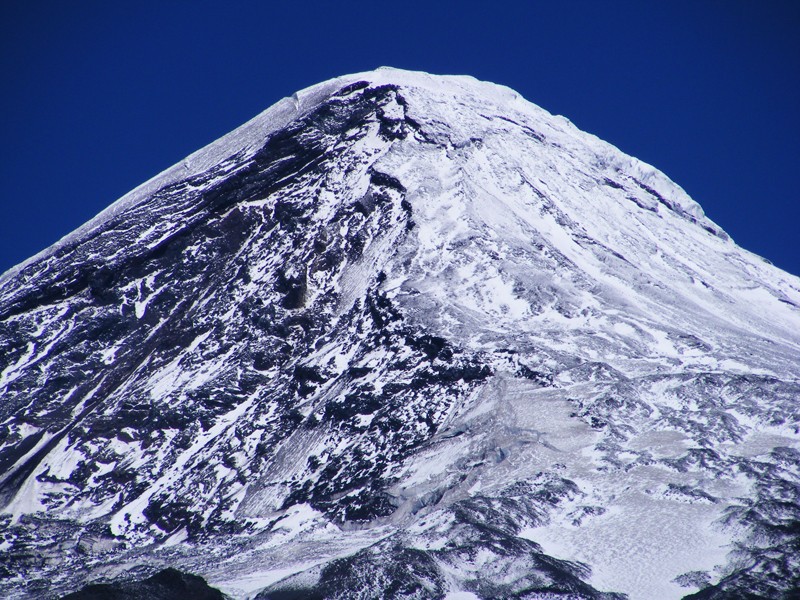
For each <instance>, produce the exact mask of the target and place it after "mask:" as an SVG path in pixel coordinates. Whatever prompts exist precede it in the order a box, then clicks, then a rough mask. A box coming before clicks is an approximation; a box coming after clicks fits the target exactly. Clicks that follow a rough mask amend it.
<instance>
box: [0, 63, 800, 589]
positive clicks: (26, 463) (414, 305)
mask: <svg viewBox="0 0 800 600" xmlns="http://www.w3.org/2000/svg"><path fill="white" fill-rule="evenodd" d="M0 397H1V398H2V401H1V402H0V423H1V424H0V512H2V513H3V514H2V517H0V536H1V537H0V552H2V557H3V558H2V560H1V561H0V576H2V579H0V595H3V596H4V597H8V598H28V597H31V598H57V597H61V596H63V595H65V594H67V593H70V592H75V591H76V590H78V589H80V588H81V587H83V586H84V585H85V584H88V583H91V582H107V583H108V582H122V583H112V584H110V585H112V586H117V587H115V588H114V589H117V590H124V589H134V588H136V589H149V588H147V587H146V586H148V585H151V583H148V582H152V581H154V580H156V579H154V578H153V577H150V576H152V575H154V574H155V573H157V572H160V571H162V570H164V569H171V570H170V571H168V572H169V573H172V574H173V575H174V576H172V580H173V581H178V580H179V578H180V577H185V578H188V577H190V576H189V575H181V573H191V574H194V575H197V576H201V577H203V578H204V579H205V580H206V581H208V583H209V585H211V586H213V587H214V588H217V589H219V590H221V591H222V592H224V593H226V594H228V595H229V596H230V597H232V598H253V597H257V598H260V599H268V598H273V599H277V598H449V599H451V600H455V599H462V600H463V599H468V598H473V599H474V598H487V599H488V598H585V599H589V598H590V599H601V598H602V599H612V598H623V597H624V595H625V594H627V595H628V597H629V598H631V599H634V600H635V599H652V598H659V599H667V598H680V597H683V596H688V595H690V594H694V596H692V597H694V598H741V597H753V598H756V597H767V598H781V597H783V598H790V597H797V596H796V594H797V593H798V589H800V407H799V405H798V398H800V280H799V279H798V278H796V277H794V276H792V275H789V274H787V273H785V272H783V271H781V270H779V269H777V268H775V267H774V266H772V265H770V264H769V263H768V262H767V261H765V260H763V259H761V258H759V257H757V256H755V255H753V254H750V253H748V252H747V251H745V250H743V249H741V248H739V247H738V246H737V245H736V244H735V243H734V242H733V241H732V240H731V239H730V238H729V237H728V236H727V235H726V234H725V233H724V231H722V230H721V229H720V227H718V226H717V225H715V224H714V223H713V222H712V221H711V220H709V219H708V218H707V217H706V216H705V215H704V214H703V211H702V209H701V208H700V206H699V205H698V204H697V203H695V202H694V201H693V200H692V199H691V198H689V197H688V196H687V195H686V193H684V191H683V190H681V188H680V187H678V186H677V185H676V184H674V183H673V182H672V181H670V180H669V179H668V178H667V177H666V176H665V175H664V174H662V173H660V172H659V171H657V170H656V169H654V168H652V167H650V166H648V165H646V164H643V163H642V162H640V161H638V160H636V159H634V158H631V157H629V156H626V155H625V154H623V153H621V152H620V151H619V150H617V149H616V148H614V147H613V146H611V145H609V144H607V143H605V142H603V141H601V140H599V139H597V138H596V137H594V136H592V135H589V134H586V133H583V132H581V131H579V130H578V129H577V128H575V127H574V126H573V125H572V124H571V123H570V122H569V121H568V120H566V119H564V118H563V117H557V116H553V115H551V114H549V113H547V112H546V111H544V110H542V109H540V108H538V107H537V106H535V105H533V104H530V103H529V102H527V101H525V100H524V99H523V98H521V97H520V96H519V95H518V94H516V93H515V92H513V91H512V90H510V89H508V88H505V87H501V86H497V85H494V84H490V83H483V82H479V81H476V80H474V79H472V78H469V77H449V76H448V77H442V76H432V75H428V74H424V73H412V72H406V71H400V70H395V69H379V70H377V71H374V72H369V73H361V74H357V75H350V76H345V77H341V78H338V79H334V80H331V81H328V82H325V83H322V84H319V85H316V86H313V87H311V88H308V89H306V90H303V91H301V92H298V93H296V94H295V95H294V96H292V97H291V98H287V99H284V100H282V101H281V102H279V103H278V104H276V105H275V106H273V107H272V108H270V109H268V110H267V111H265V112H264V113H262V114H261V115H259V116H257V117H256V118H254V119H253V120H252V121H250V122H248V123H246V124H245V125H243V126H242V127H240V128H239V129H237V130H235V131H234V132H232V133H230V134H228V135H227V136H225V137H223V138H222V139H220V140H218V141H217V142H215V143H213V144H211V145H210V146H208V147H207V148H205V149H203V150H200V151H199V152H197V153H195V154H193V155H191V156H189V157H188V158H187V159H186V160H184V161H183V162H181V163H180V164H178V165H176V166H174V167H172V168H171V169H169V170H167V171H165V172H164V173H162V174H161V175H159V176H158V177H156V178H154V179H153V180H151V181H149V182H147V183H145V184H144V185H142V186H141V187H139V188H137V189H136V190H134V191H132V192H131V193H130V194H128V195H127V196H125V197H123V198H122V199H120V200H119V201H117V202H116V203H115V204H113V205H111V206H110V207H109V208H108V209H107V210H106V211H104V212H103V213H101V214H100V215H98V216H97V217H96V218H95V219H93V220H92V221H90V222H89V223H87V224H86V225H85V226H84V227H82V228H81V229H79V230H77V231H76V232H74V233H73V234H71V235H69V236H67V237H66V238H64V239H63V240H61V241H60V242H59V243H57V244H56V245H54V246H53V247H51V248H49V249H47V250H45V251H44V252H43V253H41V254H39V255H37V256H35V257H33V258H32V259H30V260H29V261H27V262H25V263H23V264H22V265H19V266H18V267H16V268H14V269H12V270H11V271H9V272H7V273H5V274H4V275H3V276H2V278H0ZM175 569H177V570H179V571H180V572H181V573H178V574H175V571H174V570H175ZM148 577H150V579H147V578H148ZM176 577H177V578H178V579H176ZM131 581H143V582H142V583H138V584H136V583H125V582H131ZM180 581H184V580H180ZM185 581H189V579H185ZM191 581H194V580H193V579H192V580H191ZM181 585H183V584H181ZM126 586H127V587H126ZM131 586H132V587H131ZM137 586H138V587H137ZM142 586H145V587H144V588H143V587H142ZM120 593H122V592H120ZM747 594H750V595H749V596H748V595H747ZM131 597H133V596H131ZM136 597H138V596H136ZM175 597H179V596H175Z"/></svg>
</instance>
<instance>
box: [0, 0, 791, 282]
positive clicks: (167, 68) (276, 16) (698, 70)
mask: <svg viewBox="0 0 800 600" xmlns="http://www.w3.org/2000/svg"><path fill="white" fill-rule="evenodd" d="M381 65H390V66H394V67H399V68H406V69H415V70H423V71H429V72H432V73H440V74H469V75H473V76H475V77H477V78H479V79H485V80H489V81H494V82H496V83H502V84H505V85H508V86H510V87H512V88H514V89H516V90H517V91H518V92H520V93H521V94H522V95H523V96H525V97H526V98H527V99H528V100H530V101H532V102H534V103H536V104H539V105H540V106H542V107H544V108H546V109H547V110H549V111H551V112H554V113H558V114H563V115H565V116H567V117H568V118H569V119H570V120H572V121H573V122H574V123H575V124H576V125H577V126H578V127H580V128H581V129H584V130H586V131H589V132H591V133H594V134H596V135H598V136H599V137H601V138H603V139H605V140H607V141H609V142H611V143H613V144H615V145H616V146H618V147H619V148H620V149H621V150H623V151H624V152H627V153H629V154H632V155H634V156H636V157H638V158H640V159H642V160H644V161H645V162H648V163H650V164H653V165H655V166H656V167H658V168H659V169H661V170H662V171H664V172H665V173H666V174H667V175H668V176H669V177H671V178H672V179H673V180H674V181H676V182H677V183H678V184H679V185H681V186H682V187H683V188H684V189H686V191H687V192H688V193H689V194H690V195H691V196H692V197H693V198H694V199H695V200H697V201H698V202H699V203H700V204H701V205H702V206H703V208H704V209H705V211H706V213H707V214H708V215H709V217H710V218H711V219H712V220H714V221H716V222H717V223H718V224H720V225H721V226H722V227H723V228H724V229H725V230H726V231H728V233H729V234H731V236H732V237H733V238H734V239H735V240H736V241H737V242H738V243H739V244H740V245H741V246H743V247H745V248H747V249H748V250H751V251H753V252H756V253H758V254H760V255H762V256H764V257H766V258H768V259H770V260H771V261H772V262H774V263H775V264H777V265H778V266H780V267H782V268H784V269H786V270H788V271H791V272H793V273H795V274H799V275H800V251H799V250H798V240H800V234H798V229H799V228H800V181H798V176H800V2H798V1H796V0H788V1H785V2H780V1H778V0H758V1H755V0H753V1H750V0H724V1H723V0H719V1H714V0H686V1H684V0H669V1H666V0H664V1H659V0H653V1H649V2H648V1H644V0H630V1H627V0H625V1H623V0H619V1H615V0H593V1H589V0H585V1H580V0H574V1H569V0H553V1H550V2H535V1H525V0H520V1H518V2H503V1H500V0H493V1H491V2H490V1H487V0H484V1H481V2H469V1H466V0H464V1H460V2H455V1H454V2H449V1H439V2H437V1H436V0H429V1H428V2H418V1H416V0H403V1H401V2H380V1H376V0H371V1H369V2H347V1H346V0H340V1H339V2H331V1H326V2H314V1H309V0H307V1H304V2H296V3H294V2H287V1H284V2H271V1H263V2H247V1H243V0H239V1H236V0H231V1H228V2H222V1H219V2H209V1H203V0H195V1H190V0H181V1H179V0H173V1H169V0H160V1H157V2H153V1H150V0H137V1H136V2H123V1H113V2H109V1H106V0H102V1H97V0H82V1H79V2H60V1H57V0H51V1H49V2H42V1H39V0H3V1H2V2H0V72H2V86H0V115H2V116H1V117H0V119H1V120H0V123H2V125H0V127H1V129H0V142H2V144H0V181H2V190H1V191H0V272H1V271H4V270H6V269H7V268H9V267H11V266H12V265H14V264H16V263H18V262H20V261H22V260H24V259H25V258H27V257H28V256H30V255H32V254H34V253H36V252H38V251H39V250H42V249H43V248H45V247H47V246H48V245H50V244H51V243H53V242H55V241H56V240H57V239H58V238H60V237H61V236H63V235H65V234H67V233H68V232H70V231H71V230H73V229H75V228H76V227H78V226H79V225H81V224H82V223H83V222H85V221H87V220H88V219H89V218H91V217H92V216H93V215H95V214H96V213H97V212H99V211H100V210H102V209H103V208H104V207H105V206H107V205H108V204H110V203H111V202H113V201H114V200H115V199H116V198H118V197H119V196H121V195H123V194H124V193H125V192H127V191H129V190H130V189H132V188H133V187H135V186H136V185H138V184H139V183H142V182H143V181H145V180H146V179H149V178H150V177H152V176H153V175H155V174H157V173H158V172H160V171H162V170H164V169H165V168H167V167H169V166H170V165H172V164H173V163H175V162H177V161H179V160H180V159H182V158H183V157H184V156H186V155H188V154H190V153H191V152H193V151H194V150H197V149H198V148H200V147H202V146H204V145H205V144H207V143H209V142H211V141H213V140H214V139H216V138H218V137H220V136H221V135H223V134H225V133H227V132H228V131H230V130H231V129H233V128H235V127H236V126H238V125H240V124H241V123H243V122H244V121H246V120H248V119H249V118H251V117H252V116H254V115H255V114H257V113H259V112H261V111H262V110H263V109H265V108H266V107H268V106H269V105H271V104H273V103H274V102H276V101H277V100H279V99H280V98H282V97H284V96H287V95H289V94H291V93H292V92H294V91H296V90H297V89H300V88H303V87H306V86H308V85H311V84H314V83H317V82H319V81H322V80H324V79H329V78H331V77H334V76H337V75H342V74H345V73H351V72H355V71H364V70H370V69H373V68H375V67H378V66H381Z"/></svg>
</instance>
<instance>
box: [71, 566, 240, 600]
mask: <svg viewBox="0 0 800 600" xmlns="http://www.w3.org/2000/svg"><path fill="white" fill-rule="evenodd" d="M62 600H225V595H224V594H223V593H222V592H220V591H219V590H215V589H214V588H212V587H209V586H208V584H207V583H206V582H205V580H204V579H203V578H202V577H197V576H196V575H189V574H187V573H181V572H180V571H177V570H175V569H164V570H163V571H160V572H159V573H156V574H155V575H153V576H152V577H148V578H147V579H144V580H142V581H130V582H120V583H93V584H91V585H87V586H85V587H84V588H83V589H81V590H80V591H79V592H74V593H72V594H67V595H66V596H64V597H63V598H62Z"/></svg>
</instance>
